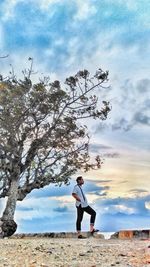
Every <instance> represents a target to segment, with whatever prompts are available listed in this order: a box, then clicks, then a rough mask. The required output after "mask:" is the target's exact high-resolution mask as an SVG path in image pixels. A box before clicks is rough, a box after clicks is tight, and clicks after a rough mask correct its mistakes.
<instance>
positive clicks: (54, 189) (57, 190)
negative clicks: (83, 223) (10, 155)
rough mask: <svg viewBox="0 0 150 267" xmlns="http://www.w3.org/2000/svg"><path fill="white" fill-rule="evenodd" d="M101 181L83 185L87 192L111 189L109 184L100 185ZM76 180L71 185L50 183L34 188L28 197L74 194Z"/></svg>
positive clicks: (88, 182)
mask: <svg viewBox="0 0 150 267" xmlns="http://www.w3.org/2000/svg"><path fill="white" fill-rule="evenodd" d="M100 182H109V181H105V180H103V181H100ZM97 183H99V181H96V180H95V181H92V180H91V181H89V180H88V181H86V180H85V184H84V185H83V190H84V192H85V193H96V192H98V193H99V194H100V192H101V191H104V190H109V186H99V185H97ZM75 184H76V182H73V181H70V185H68V186H66V185H62V186H61V187H59V186H56V185H53V184H51V185H49V186H46V187H45V188H42V189H34V190H33V191H32V192H31V193H30V194H29V195H27V197H26V198H32V197H34V198H40V197H55V196H56V197H57V196H68V195H71V194H72V190H73V187H74V185H75Z"/></svg>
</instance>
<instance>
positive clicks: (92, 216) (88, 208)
mask: <svg viewBox="0 0 150 267" xmlns="http://www.w3.org/2000/svg"><path fill="white" fill-rule="evenodd" d="M83 210H84V211H85V212H87V213H88V214H90V215H91V218H90V232H93V230H94V223H95V218H96V211H95V210H93V209H92V208H91V207H90V206H87V207H86V208H83Z"/></svg>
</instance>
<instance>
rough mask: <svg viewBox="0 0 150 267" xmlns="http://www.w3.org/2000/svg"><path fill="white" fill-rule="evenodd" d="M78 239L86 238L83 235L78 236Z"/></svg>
mask: <svg viewBox="0 0 150 267" xmlns="http://www.w3.org/2000/svg"><path fill="white" fill-rule="evenodd" d="M78 238H79V239H86V237H85V236H83V235H78Z"/></svg>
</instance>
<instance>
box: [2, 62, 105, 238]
mask: <svg viewBox="0 0 150 267" xmlns="http://www.w3.org/2000/svg"><path fill="white" fill-rule="evenodd" d="M29 60H30V61H31V67H30V69H29V70H28V71H23V74H24V76H23V79H22V80H19V79H17V78H16V76H15V75H14V72H13V71H12V72H11V75H10V77H6V78H3V77H2V76H0V197H1V198H3V197H7V202H6V207H5V209H4V212H3V215H2V218H1V219H0V230H1V231H0V232H1V236H2V237H5V236H10V235H12V234H13V233H14V232H15V231H16V228H17V224H16V222H15V221H14V213H15V208H16V203H17V201H22V200H23V199H24V198H25V197H26V195H27V194H29V193H30V192H31V191H32V190H33V189H35V188H36V189H37V188H38V189H39V188H42V187H44V186H46V185H49V184H50V183H56V184H59V185H61V184H62V183H64V184H68V182H69V179H70V177H71V175H72V174H74V173H76V171H77V170H79V169H81V168H82V169H84V170H85V171H88V170H89V169H91V168H93V169H94V168H96V167H100V166H101V163H102V162H101V159H100V157H99V156H97V157H96V162H90V155H89V152H88V146H89V135H88V128H87V126H86V125H83V119H87V118H90V117H91V118H93V119H96V118H98V119H100V120H105V119H106V118H107V115H108V112H109V111H110V107H109V102H106V101H103V104H102V107H101V108H100V109H97V105H98V103H99V102H98V97H97V96H96V95H91V92H94V89H95V88H98V87H103V85H104V83H107V81H108V72H107V71H106V72H104V71H102V70H101V69H99V70H98V71H97V72H96V74H95V75H94V76H93V77H90V73H89V72H88V71H87V70H83V71H79V72H78V73H77V74H76V75H75V76H71V77H69V78H67V79H66V81H65V83H64V85H63V87H62V85H61V83H60V82H59V81H54V82H50V80H49V78H47V77H44V78H43V79H40V80H39V81H38V82H37V83H35V84H33V83H32V81H31V74H32V72H33V71H32V64H33V60H32V58H29ZM81 121H82V123H81Z"/></svg>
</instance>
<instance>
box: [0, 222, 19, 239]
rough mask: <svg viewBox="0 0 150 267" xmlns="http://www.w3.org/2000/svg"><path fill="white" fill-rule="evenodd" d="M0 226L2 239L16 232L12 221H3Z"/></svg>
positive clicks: (15, 226)
mask: <svg viewBox="0 0 150 267" xmlns="http://www.w3.org/2000/svg"><path fill="white" fill-rule="evenodd" d="M2 222H3V224H2V225H1V228H2V233H3V237H8V236H11V235H13V234H14V233H15V232H16V229H17V224H16V222H15V221H14V220H3V221H2Z"/></svg>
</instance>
